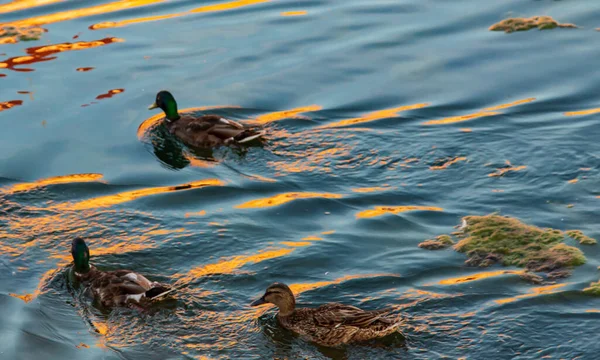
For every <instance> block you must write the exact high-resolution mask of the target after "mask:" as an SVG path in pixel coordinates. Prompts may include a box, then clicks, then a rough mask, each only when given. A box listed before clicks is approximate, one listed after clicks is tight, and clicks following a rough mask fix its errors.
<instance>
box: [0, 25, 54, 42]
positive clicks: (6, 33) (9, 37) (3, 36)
mask: <svg viewBox="0 0 600 360" xmlns="http://www.w3.org/2000/svg"><path fill="white" fill-rule="evenodd" d="M44 31H45V30H44V29H42V28H40V27H21V28H19V27H15V26H0V44H14V43H16V42H18V41H32V40H39V39H40V38H41V37H42V34H43V33H44Z"/></svg>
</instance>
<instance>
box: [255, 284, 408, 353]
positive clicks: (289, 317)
mask: <svg viewBox="0 0 600 360" xmlns="http://www.w3.org/2000/svg"><path fill="white" fill-rule="evenodd" d="M267 303H271V304H274V305H275V306H277V307H278V308H279V313H278V314H277V320H278V321H279V323H280V324H281V326H283V327H284V328H286V329H288V330H291V331H292V332H294V333H296V334H298V335H300V336H301V337H304V338H306V339H308V340H310V341H313V342H315V343H317V344H319V345H323V346H339V345H343V344H348V343H353V342H360V341H366V340H371V339H375V338H379V337H384V336H387V335H390V334H392V333H394V332H396V331H397V330H398V327H399V326H400V325H401V324H402V322H401V321H400V319H399V318H397V317H394V316H392V312H393V311H394V310H393V309H382V310H373V311H365V310H361V309H359V308H357V307H354V306H350V305H343V304H338V303H329V304H325V305H321V306H319V307H318V308H312V309H310V308H301V309H297V308H296V300H295V298H294V294H293V293H292V290H290V288H289V287H288V286H287V285H285V284H282V283H274V284H273V285H271V286H269V287H268V288H267V291H266V292H265V294H264V295H263V296H262V297H261V298H260V299H258V300H256V301H254V302H253V303H252V304H251V306H258V305H262V304H267Z"/></svg>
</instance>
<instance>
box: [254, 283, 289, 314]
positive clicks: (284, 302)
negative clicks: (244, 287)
mask: <svg viewBox="0 0 600 360" xmlns="http://www.w3.org/2000/svg"><path fill="white" fill-rule="evenodd" d="M263 304H274V305H275V306H277V307H278V308H279V313H280V314H281V315H287V314H290V313H292V312H293V311H294V308H295V307H296V300H295V298H294V293H293V292H292V290H291V289H290V288H289V287H288V286H287V285H286V284H283V283H274V284H273V285H271V286H269V287H268V288H267V291H265V294H264V295H263V296H262V297H261V298H260V299H258V300H256V301H254V302H253V303H252V304H250V306H258V305H263Z"/></svg>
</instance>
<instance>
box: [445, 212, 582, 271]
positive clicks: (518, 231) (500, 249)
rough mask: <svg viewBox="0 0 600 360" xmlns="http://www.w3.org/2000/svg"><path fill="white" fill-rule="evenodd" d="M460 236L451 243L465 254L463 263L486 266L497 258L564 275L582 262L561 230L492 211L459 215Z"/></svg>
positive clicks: (578, 252)
mask: <svg viewBox="0 0 600 360" xmlns="http://www.w3.org/2000/svg"><path fill="white" fill-rule="evenodd" d="M457 236H458V237H460V238H461V240H460V241H459V242H458V243H457V244H456V245H454V249H455V250H456V251H458V252H461V253H465V254H466V255H467V256H468V257H469V258H468V259H467V260H466V262H465V263H466V264H467V265H470V266H481V267H486V266H490V265H492V264H495V263H497V262H500V263H502V264H503V265H505V266H518V267H524V268H526V269H528V270H530V271H533V272H546V273H552V274H556V275H557V276H556V277H561V276H559V275H562V276H568V274H569V272H568V269H569V268H572V267H575V266H579V265H582V264H584V263H585V261H586V259H585V256H584V255H583V253H582V252H581V250H579V249H578V248H576V247H573V246H569V245H566V244H564V243H563V241H564V240H565V234H564V233H563V232H562V231H560V230H556V229H549V228H548V229H542V228H538V227H536V226H532V225H527V224H525V223H523V222H521V221H519V220H518V219H515V218H511V217H506V216H500V215H496V214H491V215H485V216H466V217H464V218H463V226H462V228H461V232H460V233H459V234H457Z"/></svg>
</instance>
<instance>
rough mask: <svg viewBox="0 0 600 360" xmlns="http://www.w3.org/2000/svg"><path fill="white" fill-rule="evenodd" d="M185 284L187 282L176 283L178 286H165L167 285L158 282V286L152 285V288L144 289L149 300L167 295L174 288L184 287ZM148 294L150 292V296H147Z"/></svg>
mask: <svg viewBox="0 0 600 360" xmlns="http://www.w3.org/2000/svg"><path fill="white" fill-rule="evenodd" d="M186 285H187V284H185V283H184V284H181V285H178V286H167V285H163V284H159V286H156V287H153V288H152V289H150V290H148V291H146V297H147V298H149V299H151V300H157V299H159V298H162V297H164V296H167V295H168V294H170V293H172V292H174V291H175V290H179V289H181V288H182V287H184V286H186ZM148 294H150V296H148Z"/></svg>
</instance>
